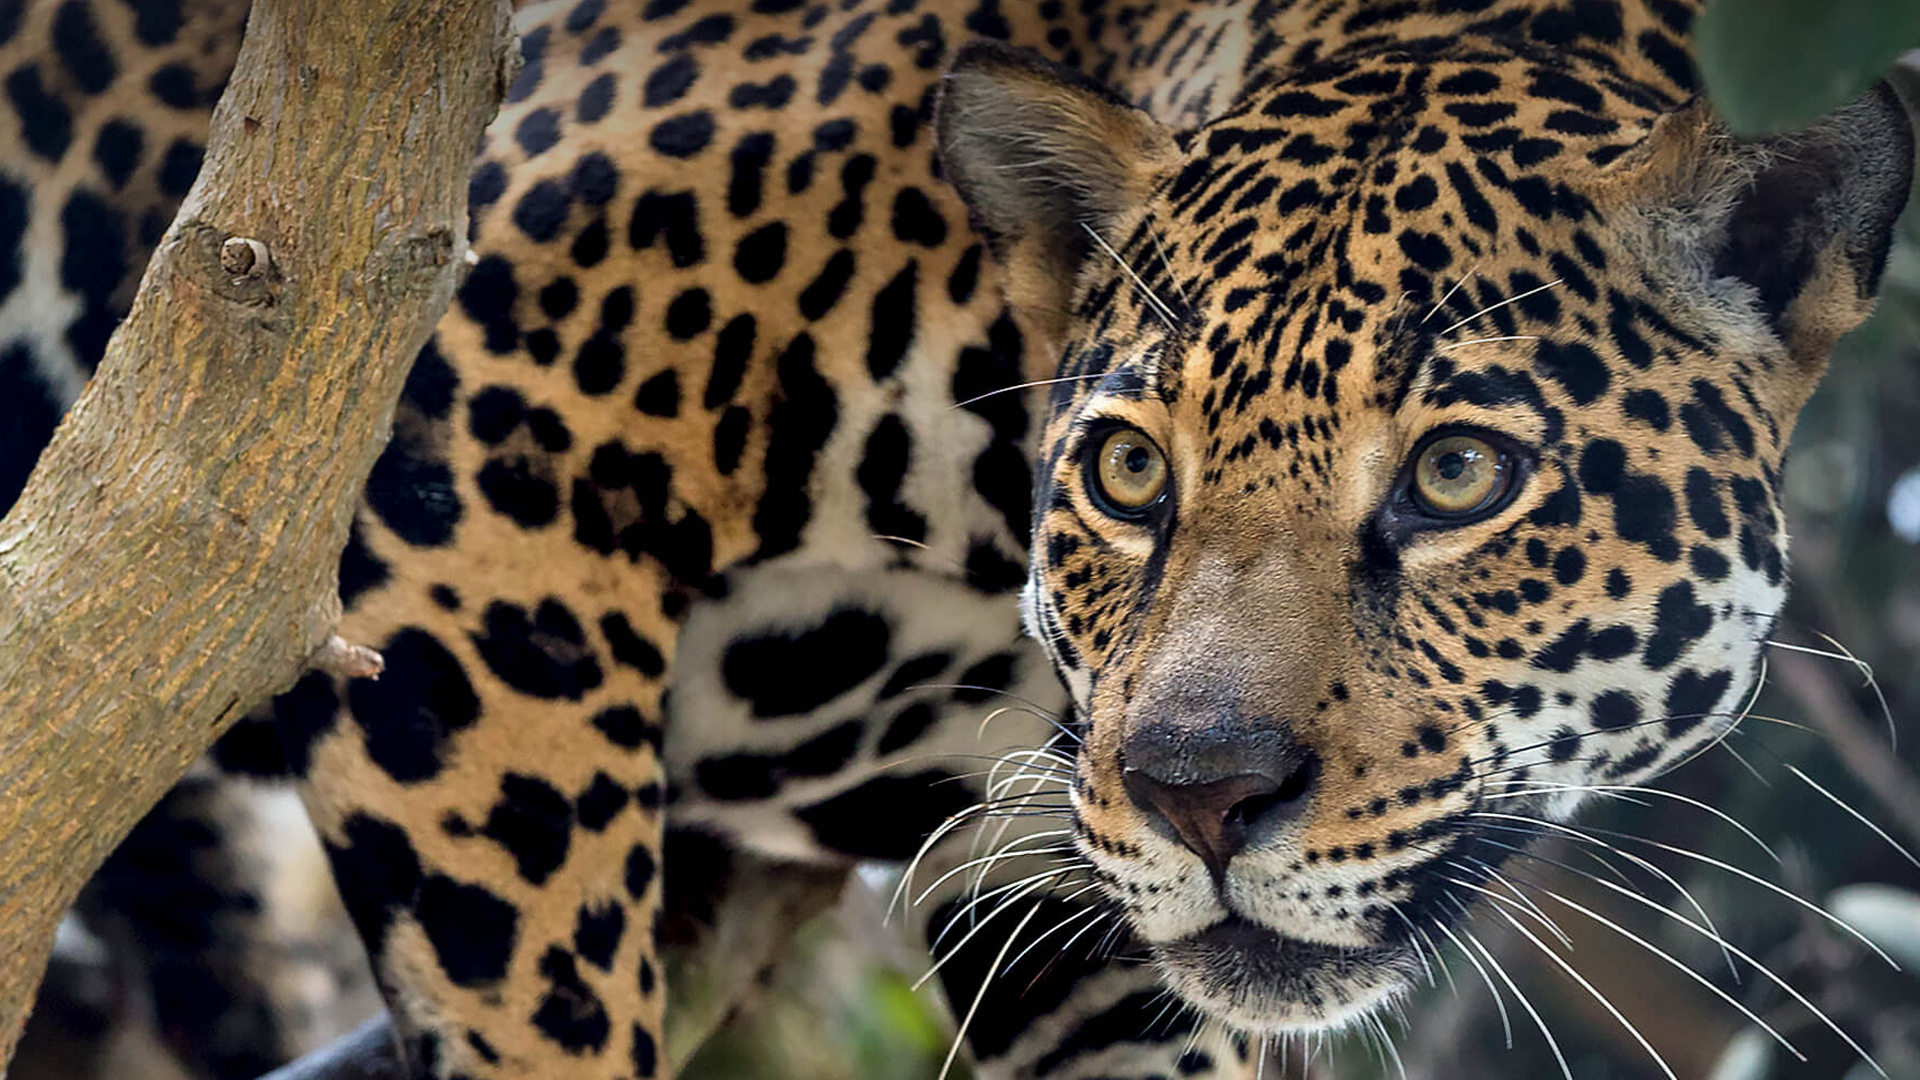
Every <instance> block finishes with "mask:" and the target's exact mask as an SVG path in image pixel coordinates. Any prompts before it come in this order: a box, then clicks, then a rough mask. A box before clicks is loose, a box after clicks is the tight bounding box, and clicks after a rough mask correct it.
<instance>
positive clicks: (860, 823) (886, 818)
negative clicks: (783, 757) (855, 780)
mask: <svg viewBox="0 0 1920 1080" xmlns="http://www.w3.org/2000/svg"><path fill="white" fill-rule="evenodd" d="M974 798H975V797H974V795H973V794H972V793H971V792H969V791H968V789H967V788H966V787H965V786H964V785H962V784H958V783H955V782H954V781H953V778H952V777H951V776H950V775H949V774H947V773H945V772H940V771H937V770H935V771H930V772H922V773H915V774H914V775H911V776H882V777H878V778H876V779H873V780H869V781H867V782H866V783H864V784H861V785H860V786H859V787H856V788H853V789H852V790H850V791H847V792H844V793H842V794H840V795H836V796H834V797H833V798H831V799H828V800H826V801H824V802H819V803H815V804H814V805H812V806H808V807H803V808H801V809H799V810H796V811H794V816H795V817H797V818H799V819H800V820H801V821H803V822H805V823H806V825H807V827H808V828H810V829H811V830H812V831H813V835H814V838H815V839H816V840H817V841H819V843H820V844H821V845H822V846H823V847H826V848H828V849H829V850H832V851H837V852H840V853H841V854H845V855H850V856H854V857H857V858H867V859H905V858H908V857H910V856H912V855H913V853H914V852H915V851H917V850H919V848H920V844H921V842H922V841H923V840H925V839H926V837H927V834H929V833H930V832H932V831H933V830H934V829H935V828H938V827H939V825H940V823H941V822H943V821H945V820H946V819H947V818H949V817H951V816H952V815H954V814H956V813H959V812H960V811H961V810H964V809H966V808H967V807H969V806H971V805H973V803H974Z"/></svg>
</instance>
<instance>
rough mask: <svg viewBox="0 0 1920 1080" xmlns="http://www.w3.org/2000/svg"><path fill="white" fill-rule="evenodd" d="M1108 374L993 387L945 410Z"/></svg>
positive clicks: (1036, 380) (1066, 377) (892, 538)
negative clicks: (1016, 391) (1019, 391)
mask: <svg viewBox="0 0 1920 1080" xmlns="http://www.w3.org/2000/svg"><path fill="white" fill-rule="evenodd" d="M1108 374H1109V373H1108V372H1105V371H1095V372H1090V373H1088V374H1085V375H1062V376H1060V377H1059V378H1055V379H1035V380H1033V381H1032V382H1023V383H1014V384H1013V385H1012V386H1000V387H995V388H994V389H992V390H989V391H987V392H986V393H984V394H975V395H974V396H972V397H970V398H968V399H967V400H965V401H956V402H954V403H953V404H951V405H949V406H947V408H949V409H964V408H966V407H967V406H969V405H972V404H973V403H975V402H978V401H985V400H987V399H988V398H990V397H994V396H996V395H998V394H1011V393H1013V392H1014V391H1015V390H1031V389H1033V388H1034V387H1036V386H1054V385H1056V384H1059V383H1070V382H1086V381H1088V380H1090V379H1104V378H1106V377H1107V375H1108ZM880 539H882V540H897V539H902V538H901V537H893V536H883V537H881V538H880ZM907 542H908V543H912V541H907ZM921 546H922V547H924V546H925V545H924V544H923V545H921Z"/></svg>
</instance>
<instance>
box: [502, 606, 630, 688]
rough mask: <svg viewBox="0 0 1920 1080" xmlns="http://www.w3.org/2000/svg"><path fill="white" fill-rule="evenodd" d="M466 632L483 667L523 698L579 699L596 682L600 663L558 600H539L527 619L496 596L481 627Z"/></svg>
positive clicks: (571, 615)
mask: <svg viewBox="0 0 1920 1080" xmlns="http://www.w3.org/2000/svg"><path fill="white" fill-rule="evenodd" d="M471 636H472V638H473V644H474V647H475V648H477V649H478V650H479V651H480V657H481V659H483V660H485V661H486V663H487V667H489V668H490V669H492V671H493V673H494V674H495V675H497V676H499V677H500V680H501V681H502V682H504V683H506V684H507V685H508V686H511V687H513V688H514V689H515V690H518V691H520V692H521V693H523V694H526V695H528V696H531V697H537V698H549V699H551V698H566V699H569V700H572V701H578V700H580V699H581V697H583V696H584V695H585V694H586V692H587V691H588V690H591V689H593V688H594V687H596V686H599V685H600V681H601V672H600V662H599V661H598V660H597V659H595V658H594V655H593V650H592V649H591V648H589V647H588V645H587V642H586V635H585V634H584V633H582V632H581V629H580V623H579V622H578V621H577V620H575V619H574V617H573V613H572V612H570V611H568V610H567V608H566V606H565V605H564V604H562V603H560V602H559V601H558V600H543V601H541V602H540V606H539V607H538V608H536V609H535V610H534V613H533V617H532V618H528V616H527V612H526V609H524V608H521V607H519V606H518V605H515V604H509V603H506V602H505V601H500V600H496V601H494V602H493V603H492V604H490V605H488V607H487V612H486V616H485V631H484V632H483V633H478V634H473V635H471Z"/></svg>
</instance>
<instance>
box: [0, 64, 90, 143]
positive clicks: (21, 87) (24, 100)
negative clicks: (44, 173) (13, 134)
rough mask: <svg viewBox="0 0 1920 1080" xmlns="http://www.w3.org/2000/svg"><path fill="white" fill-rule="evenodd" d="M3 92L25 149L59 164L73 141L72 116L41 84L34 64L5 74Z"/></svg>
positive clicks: (37, 68)
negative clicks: (17, 119) (13, 115)
mask: <svg viewBox="0 0 1920 1080" xmlns="http://www.w3.org/2000/svg"><path fill="white" fill-rule="evenodd" d="M6 89H7V99H8V100H9V101H11V102H12V103H13V110H14V112H15V113H16V114H18V115H19V117H20V137H21V139H22V140H23V141H25V142H26V144H27V149H29V150H31V151H33V152H34V153H35V154H38V155H39V156H40V157H43V158H45V159H47V160H48V161H59V160H60V156H61V155H62V154H65V153H66V152H67V144H68V143H69V142H71V141H72V140H73V114H72V113H71V112H69V111H68V110H67V106H66V103H65V102H63V101H61V100H60V99H59V98H57V97H55V96H53V95H52V94H49V93H48V92H47V90H46V87H44V86H42V85H41V84H40V69H39V67H37V66H36V65H33V64H28V65H26V66H25V67H22V68H20V69H19V70H17V71H15V72H14V73H13V74H11V75H8V76H7V80H6Z"/></svg>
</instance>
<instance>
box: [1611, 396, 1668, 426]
mask: <svg viewBox="0 0 1920 1080" xmlns="http://www.w3.org/2000/svg"><path fill="white" fill-rule="evenodd" d="M1621 408H1622V409H1624V410H1625V412H1626V414H1627V418H1628V419H1630V420H1638V421H1640V422H1641V423H1643V424H1645V425H1647V426H1648V427H1650V428H1652V429H1653V430H1655V431H1665V430H1667V428H1668V427H1670V426H1671V425H1672V423H1673V418H1672V417H1671V416H1670V415H1668V413H1667V399H1666V398H1664V397H1661V396H1660V395H1659V394H1658V393H1656V392H1654V391H1652V390H1635V391H1633V392H1631V393H1629V394H1628V395H1627V396H1626V397H1625V398H1624V399H1623V400H1622V402H1621Z"/></svg>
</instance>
